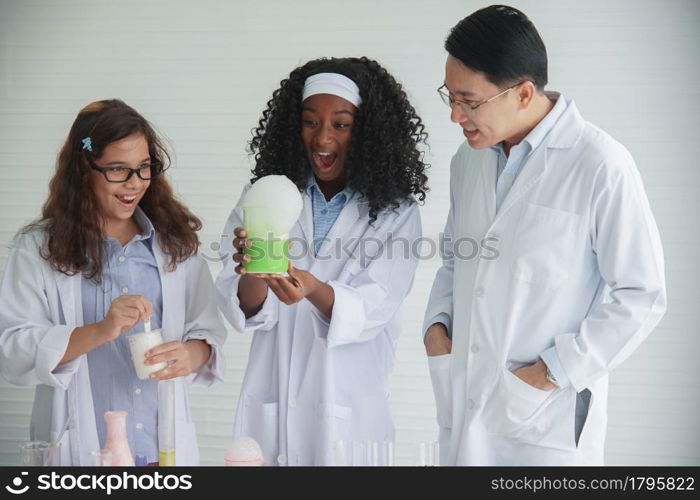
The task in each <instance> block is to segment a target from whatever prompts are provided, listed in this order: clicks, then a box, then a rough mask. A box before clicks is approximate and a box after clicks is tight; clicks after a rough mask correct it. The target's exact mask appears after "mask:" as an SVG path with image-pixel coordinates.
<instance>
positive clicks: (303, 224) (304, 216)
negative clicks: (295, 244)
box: [298, 190, 314, 242]
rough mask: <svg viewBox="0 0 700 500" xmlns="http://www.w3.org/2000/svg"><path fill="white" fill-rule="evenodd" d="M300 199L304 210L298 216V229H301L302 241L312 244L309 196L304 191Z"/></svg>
mask: <svg viewBox="0 0 700 500" xmlns="http://www.w3.org/2000/svg"><path fill="white" fill-rule="evenodd" d="M302 198H303V201H304V208H303V209H302V211H301V215H300V216H299V221H298V222H299V227H300V228H301V233H302V235H303V237H304V239H305V240H306V241H308V242H313V240H314V213H313V212H314V210H313V207H312V206H311V196H309V193H308V192H307V191H306V190H304V192H303V193H302Z"/></svg>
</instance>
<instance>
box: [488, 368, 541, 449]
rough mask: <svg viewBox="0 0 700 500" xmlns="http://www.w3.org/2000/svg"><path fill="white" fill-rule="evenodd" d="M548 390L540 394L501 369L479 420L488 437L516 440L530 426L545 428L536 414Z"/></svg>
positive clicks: (539, 410) (539, 411)
mask: <svg viewBox="0 0 700 500" xmlns="http://www.w3.org/2000/svg"><path fill="white" fill-rule="evenodd" d="M551 394H552V392H551V391H541V390H540V389H537V388H536V387H533V386H531V385H530V384H528V383H527V382H524V381H523V380H520V378H519V377H518V376H517V375H514V374H513V373H511V372H510V371H509V370H506V369H503V370H501V373H500V375H499V378H498V380H497V382H496V386H495V388H494V390H493V393H492V394H491V396H490V397H489V399H488V400H487V401H486V403H485V405H484V410H483V414H482V420H483V423H484V426H485V427H486V430H488V431H489V432H491V433H492V434H500V435H503V436H509V437H517V436H519V435H522V434H523V433H525V432H527V431H528V430H529V428H530V427H533V426H538V427H541V426H543V425H544V426H546V423H545V422H542V419H540V418H539V417H540V415H541V413H542V410H543V408H544V406H545V402H546V401H547V398H549V396H550V395H551Z"/></svg>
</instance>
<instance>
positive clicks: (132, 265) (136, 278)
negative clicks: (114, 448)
mask: <svg viewBox="0 0 700 500" xmlns="http://www.w3.org/2000/svg"><path fill="white" fill-rule="evenodd" d="M134 218H135V220H136V222H137V224H138V226H139V227H140V228H141V234H137V235H136V236H134V237H133V238H132V239H131V241H129V242H128V243H127V244H126V245H124V246H123V247H122V246H121V244H120V243H119V242H118V241H117V240H116V239H114V238H105V239H104V246H105V257H104V259H105V260H104V262H103V271H102V281H101V282H100V283H95V281H94V280H88V279H85V278H84V279H83V282H82V300H83V321H84V322H85V324H86V325H89V324H92V323H96V322H98V321H102V320H103V319H104V318H105V316H106V315H107V312H108V311H109V308H110V305H111V304H112V301H113V300H115V299H116V298H118V297H119V296H121V295H125V294H126V295H143V296H144V297H146V298H147V299H148V300H150V301H151V303H152V304H153V316H152V317H151V327H152V328H154V329H155V328H160V327H161V324H162V315H163V293H162V289H161V283H160V275H159V274H158V265H157V263H156V259H155V255H154V253H153V239H154V238H155V229H154V228H153V224H151V221H150V220H149V219H148V217H146V214H144V213H143V211H142V210H141V209H140V208H138V207H137V208H136V211H135V212H134ZM143 329H144V327H143V323H141V322H139V323H137V324H136V326H135V327H134V328H132V329H131V330H129V331H128V332H126V333H125V334H123V335H121V336H120V337H119V338H117V339H116V340H114V341H112V342H108V343H107V344H103V345H101V346H99V347H97V348H95V349H93V350H92V351H90V352H88V354H87V356H88V366H89V372H90V385H91V386H92V399H93V404H94V407H95V421H96V423H97V435H98V437H99V440H100V446H101V447H104V445H105V442H106V440H107V427H106V424H105V421H104V413H105V412H106V411H111V410H125V411H126V412H128V416H127V419H126V432H127V437H128V439H129V446H130V447H131V452H132V453H133V454H134V456H136V455H143V456H145V457H146V458H147V461H148V462H157V461H158V391H157V382H156V381H153V380H140V379H139V378H138V377H137V376H136V371H135V370H134V364H133V362H132V361H131V351H130V349H129V341H128V337H129V335H131V334H133V333H137V332H142V331H143ZM94 451H97V450H94Z"/></svg>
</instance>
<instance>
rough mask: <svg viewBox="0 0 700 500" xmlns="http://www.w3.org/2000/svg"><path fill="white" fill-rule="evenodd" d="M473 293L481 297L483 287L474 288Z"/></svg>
mask: <svg viewBox="0 0 700 500" xmlns="http://www.w3.org/2000/svg"><path fill="white" fill-rule="evenodd" d="M474 295H476V296H477V297H483V296H484V289H483V288H477V289H476V290H474Z"/></svg>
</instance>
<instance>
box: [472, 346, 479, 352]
mask: <svg viewBox="0 0 700 500" xmlns="http://www.w3.org/2000/svg"><path fill="white" fill-rule="evenodd" d="M471 350H472V352H473V353H474V354H476V353H477V352H479V346H478V345H477V344H472V347H471Z"/></svg>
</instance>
